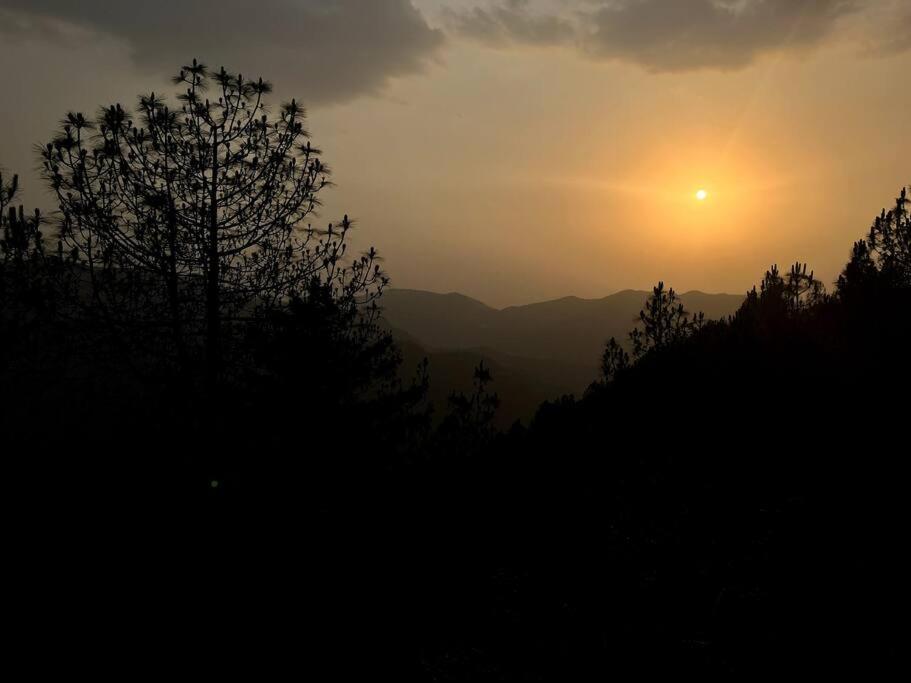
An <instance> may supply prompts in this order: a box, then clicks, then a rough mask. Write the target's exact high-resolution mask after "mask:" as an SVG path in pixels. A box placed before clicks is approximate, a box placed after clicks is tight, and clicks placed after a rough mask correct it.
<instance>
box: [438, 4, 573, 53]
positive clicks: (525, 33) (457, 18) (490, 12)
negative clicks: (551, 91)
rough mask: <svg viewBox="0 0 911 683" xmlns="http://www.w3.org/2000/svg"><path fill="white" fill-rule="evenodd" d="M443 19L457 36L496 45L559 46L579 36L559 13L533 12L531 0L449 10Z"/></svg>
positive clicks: (445, 10)
mask: <svg viewBox="0 0 911 683" xmlns="http://www.w3.org/2000/svg"><path fill="white" fill-rule="evenodd" d="M443 18H444V20H445V21H446V23H447V24H448V25H449V27H450V28H452V30H454V31H455V32H456V33H458V34H460V35H463V36H467V37H470V38H473V39H475V40H478V41H480V42H483V43H486V44H488V45H493V46H505V45H509V44H512V43H524V44H533V45H557V44H561V43H565V42H567V41H570V40H572V39H573V37H574V36H575V29H574V27H573V25H572V23H570V22H569V21H567V20H566V19H564V18H563V17H560V16H557V15H555V14H539V13H535V12H533V11H532V9H531V7H530V3H529V2H528V0H503V2H501V3H500V4H495V5H491V6H489V7H473V8H471V9H461V10H455V9H452V8H447V9H444V11H443Z"/></svg>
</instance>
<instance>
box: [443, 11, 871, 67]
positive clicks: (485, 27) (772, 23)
mask: <svg viewBox="0 0 911 683" xmlns="http://www.w3.org/2000/svg"><path fill="white" fill-rule="evenodd" d="M876 1H877V0H551V2H550V3H549V4H544V3H543V2H538V3H537V4H536V5H534V6H532V4H531V3H530V2H529V0H493V3H492V4H487V5H485V6H484V7H481V8H475V9H471V10H464V9H463V10H451V11H450V12H448V13H447V16H448V22H447V23H448V26H449V28H450V30H452V31H453V32H455V33H457V34H459V35H462V36H465V37H468V38H471V39H475V40H479V41H482V42H485V43H487V44H493V45H503V44H507V43H510V42H526V43H533V44H573V45H575V46H576V47H578V48H579V49H580V50H581V51H582V52H583V53H585V54H586V55H588V56H590V57H592V58H595V59H617V60H622V61H626V62H632V63H635V64H639V65H641V66H643V67H645V68H646V69H649V70H651V71H687V70H692V69H699V68H718V69H736V68H741V67H744V66H746V65H748V64H750V63H751V62H752V61H753V60H754V59H756V58H757V57H758V56H760V55H762V54H764V53H767V52H772V51H776V50H781V49H795V48H801V47H807V46H812V45H815V44H817V43H819V42H821V41H822V40H823V39H825V38H826V37H827V36H828V35H829V34H830V33H831V32H832V31H833V30H834V28H835V26H836V24H837V22H838V20H839V19H840V18H841V17H843V16H844V15H846V14H848V13H850V12H852V11H854V10H856V9H858V8H860V7H862V6H863V5H865V4H870V3H874V2H876ZM534 28H537V29H538V30H532V29H534Z"/></svg>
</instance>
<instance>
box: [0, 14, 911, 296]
mask: <svg viewBox="0 0 911 683" xmlns="http://www.w3.org/2000/svg"><path fill="white" fill-rule="evenodd" d="M194 57H196V58H199V59H200V60H201V61H203V62H205V63H207V64H209V65H212V66H220V65H224V66H225V67H227V68H228V69H229V70H230V71H234V72H240V73H243V74H244V75H245V76H248V77H255V76H259V75H262V76H263V77H265V78H267V79H268V80H270V81H272V82H273V83H274V85H275V96H274V99H275V101H276V102H278V101H281V100H290V99H291V98H292V97H296V98H297V99H298V101H301V102H303V103H304V104H305V105H306V106H307V108H308V112H309V123H308V127H309V130H310V132H311V133H312V135H313V139H314V142H315V143H316V144H317V145H318V146H319V147H320V148H321V149H322V150H323V152H324V160H325V161H326V162H327V163H328V164H329V165H330V166H331V167H332V169H333V179H334V182H335V183H336V186H335V187H334V188H332V190H331V193H330V194H329V195H327V196H326V197H325V198H324V202H325V205H324V206H323V208H322V210H321V216H320V218H319V219H318V220H320V221H323V222H326V223H328V222H330V221H332V220H335V219H337V218H338V217H340V216H341V215H342V214H344V213H347V214H349V215H350V216H352V217H353V218H355V219H356V220H357V224H358V229H357V232H356V236H355V246H356V247H358V248H361V249H365V248H366V247H368V246H370V245H375V246H376V247H377V248H378V249H379V250H380V252H381V253H382V254H383V255H384V256H385V268H386V269H387V271H388V272H389V274H390V276H391V277H392V282H393V285H394V286H397V287H408V288H417V289H428V290H433V291H439V292H450V291H459V292H461V293H463V294H466V295H469V296H473V297H476V298H479V299H481V300H482V301H485V302H487V303H489V304H492V305H495V306H506V305H511V304H522V303H528V302H532V301H539V300H544V299H550V298H557V297H561V296H567V295H575V296H581V297H588V298H595V297H601V296H606V295H608V294H610V293H612V292H615V291H618V290H621V289H646V288H649V287H651V286H652V285H653V284H655V283H656V282H657V281H658V280H663V281H665V282H667V283H668V284H669V285H670V286H672V287H674V288H675V289H677V290H678V291H688V290H692V289H699V290H703V291H708V292H734V293H740V292H744V291H746V290H747V289H748V288H749V287H751V286H752V285H753V284H754V283H756V282H758V281H759V280H760V279H761V277H762V274H763V272H764V271H765V269H766V268H768V267H769V265H771V264H772V263H778V264H781V265H782V266H785V265H787V264H789V263H793V262H794V261H797V260H800V261H805V262H809V264H810V267H811V268H812V269H815V272H816V274H817V276H818V277H820V278H821V279H822V280H823V281H824V282H826V283H828V284H830V285H831V283H832V282H833V281H834V280H835V278H836V277H837V275H838V272H839V270H840V268H841V267H842V265H843V264H844V262H845V261H846V260H847V258H848V255H849V252H850V248H851V244H852V243H853V241H854V240H856V239H859V238H860V237H862V236H863V234H864V233H865V231H866V230H867V228H868V227H869V224H870V223H871V222H872V219H873V217H874V215H875V214H877V213H878V212H879V210H880V209H881V208H883V207H884V206H888V205H889V204H890V203H891V202H892V200H893V198H894V197H895V196H896V195H897V193H898V191H899V189H900V188H901V187H902V186H903V185H908V184H909V183H911V137H909V133H911V130H909V129H911V123H909V121H911V116H909V114H908V112H909V111H911V0H413V2H411V1H409V0H256V2H250V1H246V0H218V1H217V2H215V1H213V0H157V1H156V2H154V3H150V2H144V1H143V2H140V1H139V0H132V1H131V0H116V1H109V0H81V1H80V2H78V3H77V2H72V0H0V60H2V61H0V63H2V64H3V65H4V68H3V69H0V88H2V92H3V93H4V100H3V105H2V107H0V166H2V167H3V168H4V169H6V170H7V172H13V171H16V172H19V173H20V174H21V175H22V178H23V182H24V183H25V187H26V191H27V192H26V195H25V199H26V201H27V202H28V203H29V204H30V205H37V206H42V207H45V208H48V209H51V208H52V202H51V199H50V197H49V195H47V193H46V192H45V191H44V190H43V188H42V187H41V185H40V182H39V181H38V180H37V175H36V171H35V168H36V166H37V161H36V156H35V153H34V146H35V145H36V144H38V143H42V142H45V141H47V140H48V139H49V138H50V137H51V136H52V134H53V131H54V129H55V127H56V125H57V123H58V122H59V120H60V119H61V118H62V116H63V115H64V114H65V113H66V112H68V111H71V110H75V111H84V112H86V113H92V112H94V111H95V110H96V109H97V108H98V107H99V106H101V105H103V104H110V103H113V102H123V103H125V104H131V103H133V102H134V101H135V99H136V97H137V96H138V95H139V94H141V93H148V92H149V91H156V92H171V91H172V90H173V89H174V88H173V86H170V85H169V84H168V79H169V77H170V76H172V75H173V74H174V73H176V72H177V71H178V70H179V67H180V66H181V65H183V64H185V63H188V62H189V61H190V60H192V59H193V58H194ZM699 190H704V191H705V192H706V193H707V196H706V199H705V200H704V201H699V200H698V199H696V193H697V191H699Z"/></svg>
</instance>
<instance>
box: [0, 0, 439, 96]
mask: <svg viewBox="0 0 911 683" xmlns="http://www.w3.org/2000/svg"><path fill="white" fill-rule="evenodd" d="M0 10H7V11H10V12H14V13H17V14H18V15H19V16H20V18H22V19H24V20H25V21H19V22H17V23H14V24H12V25H13V26H16V27H17V30H22V27H23V26H25V27H31V28H32V29H33V30H34V31H36V32H41V33H42V34H45V35H46V34H48V33H49V32H50V31H51V30H52V29H57V30H58V35H61V36H62V35H63V34H64V33H65V31H63V30H62V29H61V22H66V23H69V24H71V25H74V26H78V27H81V28H83V29H89V30H93V31H96V32H101V33H104V34H108V35H111V36H114V37H116V38H119V39H121V40H123V41H125V42H126V43H127V45H128V46H129V48H130V51H131V54H132V56H133V59H134V60H135V62H136V63H137V64H138V65H139V66H141V67H148V68H151V69H155V70H156V71H161V70H165V72H164V73H165V74H166V75H167V74H170V73H171V72H173V71H176V69H177V68H178V67H179V66H180V65H181V64H184V63H186V62H187V61H188V60H190V59H192V58H193V57H199V58H200V59H202V60H204V61H206V62H207V63H209V64H211V65H216V66H220V65H222V64H224V65H225V66H226V67H228V68H231V69H234V70H240V71H243V72H244V74H245V75H247V76H251V77H252V76H258V75H260V74H261V75H263V76H266V77H269V78H270V79H271V80H281V81H283V82H288V81H290V82H289V83H288V86H289V87H290V86H298V87H299V86H300V85H303V86H304V88H306V90H305V92H304V93H302V96H303V97H304V98H305V99H306V101H308V102H333V101H340V100H345V99H349V98H351V97H354V96H356V95H359V94H363V93H369V92H376V91H378V90H380V89H381V88H382V87H383V86H384V84H385V83H386V82H387V81H388V79H390V78H393V77H396V76H403V75H407V74H413V73H416V72H419V71H420V70H421V69H422V68H423V67H424V66H425V65H426V63H427V60H428V58H431V57H432V56H433V54H434V52H435V51H436V49H437V48H438V47H439V46H440V44H441V43H442V34H441V33H440V32H439V31H436V30H434V29H432V28H430V27H429V26H428V24H427V23H426V21H425V20H424V17H423V16H422V15H421V13H420V12H419V11H418V10H417V9H415V7H414V6H413V5H412V4H411V2H410V0H383V1H382V2H379V1H378V0H255V1H251V0H154V1H146V0H135V1H133V2H128V1H126V0H79V1H78V2H77V1H75V0H0ZM5 25H6V24H5ZM2 30H3V28H2V27H0V31H2ZM282 89H283V90H284V89H285V88H282Z"/></svg>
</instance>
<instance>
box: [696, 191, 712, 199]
mask: <svg viewBox="0 0 911 683" xmlns="http://www.w3.org/2000/svg"><path fill="white" fill-rule="evenodd" d="M708 198H709V193H708V192H706V191H705V190H699V191H697V192H696V199H697V200H699V201H700V202H704V201H705V200H706V199H708Z"/></svg>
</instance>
